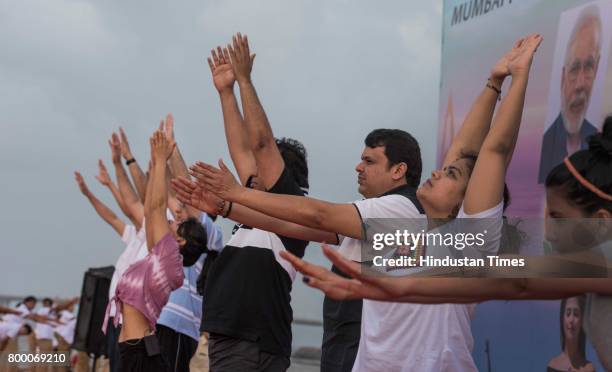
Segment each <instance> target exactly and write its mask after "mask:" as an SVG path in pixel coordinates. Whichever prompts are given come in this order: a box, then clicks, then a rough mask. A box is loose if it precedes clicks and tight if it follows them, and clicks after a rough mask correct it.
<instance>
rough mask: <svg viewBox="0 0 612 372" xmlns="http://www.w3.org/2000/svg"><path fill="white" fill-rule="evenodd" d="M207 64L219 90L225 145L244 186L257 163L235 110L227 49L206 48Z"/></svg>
mask: <svg viewBox="0 0 612 372" xmlns="http://www.w3.org/2000/svg"><path fill="white" fill-rule="evenodd" d="M210 54H211V57H209V58H208V65H209V66H210V71H211V73H212V78H213V83H214V85H215V88H216V89H217V91H218V92H219V98H220V99H221V110H222V111H223V127H224V128H225V140H226V141H227V147H228V149H229V152H230V156H231V158H232V162H233V163H234V167H235V168H236V171H237V172H238V178H240V183H241V184H243V185H245V186H246V182H247V180H248V178H249V177H250V176H253V175H255V174H257V163H256V162H255V156H254V155H253V152H252V151H251V147H250V145H249V140H248V133H247V130H246V128H245V126H244V122H243V119H242V114H240V111H239V109H238V102H237V101H236V95H235V94H234V82H235V81H236V79H235V76H234V71H233V70H232V66H231V64H230V55H229V51H228V50H227V49H223V50H222V49H221V47H217V50H216V51H215V50H214V49H213V50H211V51H210Z"/></svg>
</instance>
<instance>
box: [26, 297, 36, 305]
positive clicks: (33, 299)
mask: <svg viewBox="0 0 612 372" xmlns="http://www.w3.org/2000/svg"><path fill="white" fill-rule="evenodd" d="M30 301H34V302H36V301H37V300H36V297H34V296H28V297H26V298H24V299H23V302H24V303H25V302H30Z"/></svg>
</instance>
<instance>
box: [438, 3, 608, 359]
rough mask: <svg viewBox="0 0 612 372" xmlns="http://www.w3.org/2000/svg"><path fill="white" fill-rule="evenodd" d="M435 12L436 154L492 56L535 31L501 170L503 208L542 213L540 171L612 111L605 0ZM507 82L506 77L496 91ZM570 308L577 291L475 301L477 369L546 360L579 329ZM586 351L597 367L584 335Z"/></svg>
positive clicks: (575, 305)
mask: <svg viewBox="0 0 612 372" xmlns="http://www.w3.org/2000/svg"><path fill="white" fill-rule="evenodd" d="M443 22H444V24H443V45H442V66H441V83H440V105H439V127H438V164H439V163H440V162H441V161H442V159H443V157H444V154H445V152H446V150H447V149H448V147H449V146H450V143H451V140H452V138H453V136H454V134H456V133H457V131H458V130H459V128H460V127H461V123H462V121H463V120H464V118H465V116H466V114H467V112H468V111H469V109H470V106H471V104H472V103H473V101H474V100H475V99H476V97H477V96H478V94H479V93H480V92H481V90H482V89H483V87H484V85H485V84H486V80H487V77H488V75H489V72H490V69H491V67H492V66H493V65H494V63H495V62H496V61H497V60H498V59H499V58H500V57H501V56H502V55H503V54H504V53H505V52H506V51H507V50H509V48H511V46H512V45H513V44H514V42H515V41H516V40H517V39H518V38H519V37H521V36H524V35H527V34H530V33H540V34H541V35H543V36H544V42H543V43H542V45H541V46H540V48H539V49H538V52H537V54H536V57H535V60H534V64H533V67H532V71H531V75H530V80H529V87H528V90H527V97H526V105H525V109H524V113H523V121H522V125H521V131H520V135H519V138H518V143H517V147H516V151H515V153H514V158H513V161H512V164H511V166H510V169H509V173H508V177H507V183H508V186H509V189H510V192H511V195H512V204H511V205H510V208H509V209H508V211H507V214H508V215H511V216H519V217H525V218H526V217H530V218H542V217H543V214H544V202H545V200H544V187H543V182H544V181H545V180H546V176H547V174H548V172H549V171H550V170H551V169H552V168H553V167H554V166H555V165H557V164H559V163H560V162H562V161H563V158H564V157H565V156H567V155H568V154H571V153H573V152H575V151H577V150H578V149H581V148H586V138H587V137H588V136H589V135H591V134H592V133H595V132H596V131H599V130H601V126H602V123H603V121H604V118H605V117H606V116H607V115H609V114H612V66H611V65H612V47H611V44H612V1H610V0H599V1H586V0H445V1H444V19H443ZM508 80H510V79H508ZM508 87H509V81H506V83H505V84H504V87H503V89H502V96H504V95H505V94H506V92H507V89H508ZM571 309H577V310H575V311H576V312H577V313H580V310H583V299H581V298H574V299H570V300H568V301H565V302H563V303H560V301H530V302H507V303H506V302H491V303H486V304H481V305H479V306H478V307H477V309H476V315H475V319H474V322H473V328H474V357H475V360H476V362H477V364H478V367H479V370H481V371H544V370H546V367H547V365H548V366H550V365H553V366H554V365H555V363H556V362H558V361H559V359H560V358H561V359H562V356H563V355H562V351H563V349H564V348H565V347H566V346H567V345H566V343H567V342H568V341H567V340H568V339H572V338H573V337H574V336H573V335H572V333H571V332H578V333H580V337H582V332H583V331H582V326H581V321H582V320H581V319H580V317H577V320H575V323H572V324H570V323H571V322H570V321H569V320H568V319H569V318H568V317H567V316H565V315H564V314H569V313H572V314H573V313H574V310H571ZM610 332H612V330H611V331H610ZM585 354H586V355H585V356H586V358H587V359H588V360H589V361H591V362H593V364H594V366H595V368H597V370H602V367H601V365H600V364H599V362H598V360H597V357H596V355H595V353H594V351H593V349H592V348H591V346H590V345H589V343H588V340H587V346H586V352H585Z"/></svg>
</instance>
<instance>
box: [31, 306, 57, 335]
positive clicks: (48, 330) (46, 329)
mask: <svg viewBox="0 0 612 372" xmlns="http://www.w3.org/2000/svg"><path fill="white" fill-rule="evenodd" d="M36 314H37V315H42V316H46V317H52V316H53V313H51V308H49V307H43V308H42V309H40V310H38V311H37V312H36ZM34 333H36V339H37V340H52V339H53V326H51V325H49V324H47V323H43V322H36V327H35V328H34Z"/></svg>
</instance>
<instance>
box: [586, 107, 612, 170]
mask: <svg viewBox="0 0 612 372" xmlns="http://www.w3.org/2000/svg"><path fill="white" fill-rule="evenodd" d="M589 151H591V152H592V153H594V155H595V156H597V157H602V158H606V159H607V160H608V161H612V115H610V116H608V117H607V118H606V120H605V121H604V125H603V128H602V131H601V133H597V134H594V135H592V136H591V137H590V138H589Z"/></svg>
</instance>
